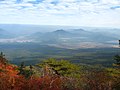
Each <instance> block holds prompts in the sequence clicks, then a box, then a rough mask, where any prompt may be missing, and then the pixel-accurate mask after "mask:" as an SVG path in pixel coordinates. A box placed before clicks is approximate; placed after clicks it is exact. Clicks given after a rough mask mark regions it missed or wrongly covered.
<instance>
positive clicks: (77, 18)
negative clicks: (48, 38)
mask: <svg viewBox="0 0 120 90" xmlns="http://www.w3.org/2000/svg"><path fill="white" fill-rule="evenodd" d="M0 23H1V24H3V23H4V24H5V23H7V24H37V25H68V26H92V27H93V26H95V27H120V0H0Z"/></svg>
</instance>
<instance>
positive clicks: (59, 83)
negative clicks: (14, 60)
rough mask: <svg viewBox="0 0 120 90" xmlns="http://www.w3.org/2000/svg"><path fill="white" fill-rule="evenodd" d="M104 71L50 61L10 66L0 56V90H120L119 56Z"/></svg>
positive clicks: (99, 67)
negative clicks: (111, 65)
mask: <svg viewBox="0 0 120 90" xmlns="http://www.w3.org/2000/svg"><path fill="white" fill-rule="evenodd" d="M114 60H115V61H116V63H114V64H113V67H111V68H106V67H102V66H100V65H93V66H92V65H81V64H73V63H71V62H69V61H67V60H56V59H53V58H50V59H47V60H44V61H43V62H41V63H38V64H36V65H34V66H32V65H30V66H25V63H24V62H22V63H21V64H20V66H17V65H14V64H11V63H9V62H8V60H7V59H6V58H5V55H4V54H3V53H2V52H1V54H0V90H25V89H28V90H120V56H119V55H116V56H115V57H114Z"/></svg>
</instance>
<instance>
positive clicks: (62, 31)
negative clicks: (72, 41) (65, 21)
mask: <svg viewBox="0 0 120 90" xmlns="http://www.w3.org/2000/svg"><path fill="white" fill-rule="evenodd" d="M54 32H55V33H66V32H67V31H65V30H63V29H60V30H56V31H54Z"/></svg>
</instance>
